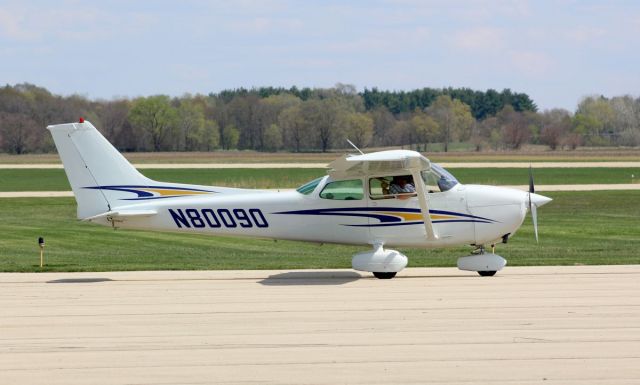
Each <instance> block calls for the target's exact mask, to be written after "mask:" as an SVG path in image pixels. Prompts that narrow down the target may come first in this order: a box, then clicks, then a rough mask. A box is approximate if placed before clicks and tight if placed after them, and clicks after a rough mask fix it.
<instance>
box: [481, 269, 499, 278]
mask: <svg viewBox="0 0 640 385" xmlns="http://www.w3.org/2000/svg"><path fill="white" fill-rule="evenodd" d="M496 273H497V271H495V270H490V271H479V272H478V274H480V276H482V277H493V276H494V275H496Z"/></svg>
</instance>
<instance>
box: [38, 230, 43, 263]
mask: <svg viewBox="0 0 640 385" xmlns="http://www.w3.org/2000/svg"><path fill="white" fill-rule="evenodd" d="M38 245H39V246H40V268H41V269H42V267H43V266H44V238H43V237H38Z"/></svg>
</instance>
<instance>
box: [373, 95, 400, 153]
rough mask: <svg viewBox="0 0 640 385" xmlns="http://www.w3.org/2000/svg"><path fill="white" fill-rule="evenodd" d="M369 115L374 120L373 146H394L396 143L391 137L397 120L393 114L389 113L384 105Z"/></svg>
mask: <svg viewBox="0 0 640 385" xmlns="http://www.w3.org/2000/svg"><path fill="white" fill-rule="evenodd" d="M369 114H370V116H371V118H372V119H373V145H374V146H389V145H392V144H393V143H394V142H393V138H392V135H391V130H392V129H393V126H394V125H395V124H396V118H395V117H394V116H393V114H392V113H391V112H389V110H388V109H387V107H385V106H382V105H381V106H378V107H376V108H375V109H374V110H372V111H370V113H369Z"/></svg>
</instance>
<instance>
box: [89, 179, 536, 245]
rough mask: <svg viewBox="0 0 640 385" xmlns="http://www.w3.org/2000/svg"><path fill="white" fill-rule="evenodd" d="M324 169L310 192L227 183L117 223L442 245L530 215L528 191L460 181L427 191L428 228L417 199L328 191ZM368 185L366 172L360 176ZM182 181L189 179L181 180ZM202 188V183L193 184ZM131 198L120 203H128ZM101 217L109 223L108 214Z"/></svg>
mask: <svg viewBox="0 0 640 385" xmlns="http://www.w3.org/2000/svg"><path fill="white" fill-rule="evenodd" d="M330 182H332V179H331V177H329V176H326V177H324V178H323V179H322V180H321V181H320V182H319V183H318V184H317V186H315V188H313V190H312V191H310V192H307V193H306V194H303V193H300V192H298V191H293V190H287V191H269V190H257V191H256V190H225V192H223V193H218V192H216V188H215V187H211V188H210V189H211V191H212V193H210V194H203V195H195V196H178V197H170V198H168V199H150V200H146V201H136V202H135V203H133V204H132V205H131V206H129V207H130V208H135V209H136V210H153V211H155V212H156V213H157V214H156V215H153V216H147V217H133V218H128V219H127V220H126V221H123V222H122V223H115V225H116V226H118V227H123V228H134V229H148V230H161V231H178V232H187V233H203V234H212V235H225V236H240V237H258V238H270V239H283V240H298V241H310V242H322V243H342V244H356V245H367V244H369V245H371V244H376V243H379V244H384V245H386V246H404V247H425V248H437V247H446V246H452V245H482V244H485V243H494V242H496V241H498V240H501V239H502V238H503V237H505V236H510V235H513V234H514V233H515V231H516V230H517V229H518V228H519V227H520V225H521V224H522V222H523V220H524V217H525V215H526V212H527V209H526V202H527V193H525V192H522V191H519V190H514V189H508V188H501V187H493V186H479V185H463V184H459V183H458V184H456V185H455V186H453V187H452V188H450V189H449V190H448V191H442V192H431V193H429V194H428V202H429V212H430V216H431V220H432V223H433V226H434V230H435V232H436V234H437V235H438V238H437V239H435V240H428V239H427V237H426V236H425V227H424V222H423V220H422V217H421V213H420V207H419V204H418V199H417V198H416V197H415V196H413V197H409V198H407V199H397V198H389V199H379V198H378V199H376V197H373V196H371V195H370V194H367V193H364V194H362V196H361V199H346V200H340V199H330V198H327V196H326V195H325V196H324V197H323V196H322V194H321V192H322V191H323V189H324V187H325V186H326V185H327V184H328V183H330ZM362 184H363V186H366V185H367V178H363V183H362ZM183 186H184V185H183ZM194 187H198V188H202V187H204V186H194ZM127 208H128V206H121V207H120V209H123V210H126V209H127ZM97 222H99V223H102V224H105V225H112V223H110V222H109V221H108V220H107V219H106V218H102V219H101V220H98V221H97Z"/></svg>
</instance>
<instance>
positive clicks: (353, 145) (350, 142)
mask: <svg viewBox="0 0 640 385" xmlns="http://www.w3.org/2000/svg"><path fill="white" fill-rule="evenodd" d="M347 142H349V144H350V145H351V147H353V148H355V149H356V150H358V152H359V153H360V155H364V152H362V151H360V149H359V148H358V147H357V146H356V145H355V144H353V142H352V141H350V140H349V139H347Z"/></svg>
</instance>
